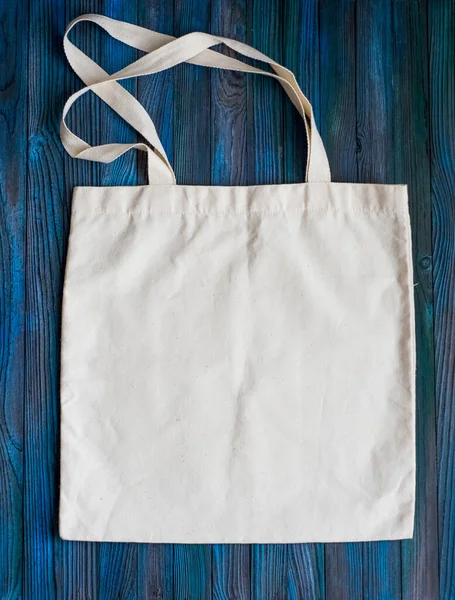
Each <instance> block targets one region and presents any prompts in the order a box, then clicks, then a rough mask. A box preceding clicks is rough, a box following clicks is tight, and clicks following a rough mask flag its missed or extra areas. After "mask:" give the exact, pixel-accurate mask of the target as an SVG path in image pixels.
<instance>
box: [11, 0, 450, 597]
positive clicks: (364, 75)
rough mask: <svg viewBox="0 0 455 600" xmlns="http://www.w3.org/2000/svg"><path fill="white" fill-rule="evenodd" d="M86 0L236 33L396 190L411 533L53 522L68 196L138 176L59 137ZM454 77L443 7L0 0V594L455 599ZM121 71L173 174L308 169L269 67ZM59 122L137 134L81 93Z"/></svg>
mask: <svg viewBox="0 0 455 600" xmlns="http://www.w3.org/2000/svg"><path fill="white" fill-rule="evenodd" d="M86 12H95V13H96V12H100V13H104V14H107V15H110V16H113V17H115V18H120V19H126V20H129V21H132V22H137V23H139V24H141V25H145V26H148V27H151V28H154V29H156V30H158V31H163V32H165V33H170V34H174V35H181V34H183V33H188V32H189V31H193V30H202V31H213V32H214V33H220V34H223V35H226V36H228V37H234V38H236V39H240V40H246V41H247V42H248V43H250V44H252V45H253V46H255V47H257V48H258V49H259V50H262V51H263V52H265V53H266V54H268V55H269V56H271V57H272V58H274V59H276V60H278V61H279V62H282V63H283V64H285V66H287V67H290V68H292V69H293V70H294V71H295V73H296V75H297V78H298V80H299V83H300V84H301V85H302V89H303V90H304V92H305V93H306V94H307V95H308V97H309V99H310V100H311V101H312V103H313V106H314V108H315V113H316V119H317V121H318V123H319V124H320V129H321V133H322V137H323V140H324V143H325V145H326V148H327V151H328V155H329V159H330V162H331V167H332V172H333V179H334V180H337V181H357V180H358V181H364V182H366V181H372V182H384V183H393V182H396V183H408V185H409V195H410V210H411V220H412V231H413V253H414V261H415V273H414V276H415V300H416V327H417V361H418V367H417V460H418V473H417V507H416V529H415V537H414V539H413V540H410V541H404V542H401V543H400V542H394V543H385V542H381V543H374V544H332V545H329V544H327V545H325V546H323V545H317V544H308V545H304V544H293V545H287V546H285V545H253V546H247V545H215V546H213V547H211V546H204V545H195V546H184V545H175V546H172V545H165V544H160V545H147V544H140V545H136V544H86V543H78V542H68V541H63V540H61V539H60V538H59V537H58V532H57V525H58V519H57V517H58V514H57V511H58V478H59V462H58V461H59V404H58V402H59V358H60V357H59V338H60V306H61V289H62V282H63V268H64V263H65V256H66V244H67V237H68V228H69V215H70V204H71V190H72V188H73V187H74V186H75V185H100V184H104V185H119V184H127V185H128V184H136V183H143V182H144V181H145V178H144V172H145V170H144V167H145V161H144V157H143V156H142V153H141V154H135V153H134V152H130V153H127V154H126V155H124V156H123V157H122V158H121V159H120V160H118V161H116V163H114V164H112V165H108V166H100V165H98V164H95V163H88V162H85V161H80V160H74V159H71V158H69V157H68V156H67V155H66V153H64V151H63V149H62V147H61V143H60V140H59V135H58V129H59V119H60V114H61V109H62V106H63V102H64V99H65V98H66V97H67V96H68V95H69V93H70V92H72V91H75V90H76V89H79V88H80V87H81V85H82V84H81V82H80V81H79V80H78V79H77V78H76V77H75V76H73V75H72V74H71V72H70V68H69V66H68V64H67V63H66V61H65V59H64V56H63V52H62V36H63V31H64V29H65V26H66V25H67V23H68V22H69V20H70V19H71V18H74V17H75V16H77V15H79V14H82V13H86ZM73 39H78V40H80V41H81V43H83V46H84V48H86V49H89V50H90V52H89V53H90V54H91V55H92V56H96V57H98V58H100V60H101V63H102V64H103V65H104V66H105V68H107V69H108V70H111V71H112V70H116V69H118V68H120V67H121V66H123V65H124V64H126V63H127V62H128V61H130V60H132V59H133V58H134V57H135V55H136V51H134V50H131V49H129V48H127V47H125V46H122V45H121V44H119V43H117V42H114V41H111V40H109V39H108V38H107V37H106V36H105V35H104V34H101V33H100V32H99V31H97V30H96V28H95V27H94V26H90V25H87V26H81V27H80V29H78V30H77V31H76V32H74V37H73ZM454 73H455V2H454V0H438V1H434V2H433V1H431V2H430V0H357V1H356V0H339V1H338V2H331V1H330V0H319V1H317V0H308V1H305V2H295V1H293V0H234V1H233V2H229V1H228V0H195V1H194V2H192V3H187V2H183V0H172V1H170V2H164V1H162V0H150V2H142V1H141V0H132V1H130V2H121V1H119V0H71V2H66V3H65V2H59V1H57V0H39V2H31V0H25V2H22V1H21V0H11V1H10V2H6V0H5V1H4V2H3V3H0V117H1V118H0V198H1V204H0V227H1V235H0V259H1V262H0V273H1V278H0V283H1V286H0V294H1V296H0V391H1V392H0V393H1V400H2V403H1V411H0V449H1V452H0V466H1V470H0V531H1V535H0V597H1V598H6V599H11V600H12V599H13V598H14V599H15V598H24V600H35V599H38V600H41V598H43V599H53V598H62V599H64V600H66V599H67V598H68V599H71V600H73V599H74V600H79V599H86V598H87V599H95V598H104V599H106V600H108V599H111V598H112V599H114V598H116V599H117V598H128V599H131V600H132V599H133V598H134V599H135V598H138V599H149V598H150V599H155V600H158V599H160V600H168V599H169V600H170V599H171V598H172V599H174V598H176V599H182V600H183V599H185V600H193V599H194V600H196V599H197V600H199V599H202V600H205V599H209V598H210V599H211V598H214V599H220V600H227V599H229V600H231V599H237V598H238V599H242V600H243V599H250V598H254V599H257V600H269V599H270V600H272V599H273V600H279V599H282V598H283V599H284V598H286V599H287V600H291V599H301V600H308V599H323V598H324V599H326V600H361V599H362V600H364V599H367V600H379V599H387V600H395V599H400V600H401V599H402V600H439V598H441V599H443V600H455V574H454V567H455V559H454V556H455V500H454V492H455V478H454V469H455V444H454V440H455V411H454V400H453V399H454V361H453V355H454V352H455V350H454V339H455V335H454V319H453V316H454V302H455V292H454V283H455V235H454V231H455V200H454V199H455V176H454V172H455V168H454V167H455V164H454V162H455V136H454V133H455V132H454V123H455V120H454V114H455V83H454V81H455V79H454V77H455V74H454ZM126 86H127V87H128V89H130V90H132V91H133V92H134V93H135V94H137V96H138V97H139V98H140V100H141V101H142V102H143V103H144V105H145V106H146V108H147V110H149V111H150V113H151V114H152V116H153V118H154V120H155V122H156V124H157V128H158V131H159V133H160V135H161V137H162V140H163V144H164V147H165V149H166V151H167V152H168V156H169V158H170V160H171V161H172V162H173V164H174V167H175V170H176V174H177V179H178V182H179V183H193V184H210V183H214V184H219V185H226V184H236V185H243V184H261V183H281V182H285V181H286V182H291V181H302V180H303V177H304V166H305V153H306V145H305V134H304V130H303V127H302V124H301V123H300V122H299V118H298V116H297V113H296V111H295V110H294V109H293V108H292V107H291V106H290V104H289V101H288V100H287V98H286V96H285V95H284V93H283V91H282V90H281V88H280V86H279V85H278V84H277V83H276V82H274V81H272V80H270V79H267V78H261V77H259V76H245V75H242V74H237V73H231V72H216V71H210V70H208V69H203V68H197V67H194V66H181V67H178V68H176V69H175V70H173V71H169V72H167V73H164V74H160V75H157V76H154V77H152V78H142V79H141V80H139V81H136V82H134V81H131V82H127V83H126ZM70 123H71V125H72V126H74V129H75V131H76V132H77V133H78V134H79V135H81V136H82V137H83V138H84V139H87V140H89V141H91V142H92V143H93V142H95V143H101V142H105V141H108V140H115V141H126V140H128V141H131V140H134V139H136V134H135V133H134V132H133V131H131V129H130V128H129V127H128V126H126V125H125V124H124V123H122V121H121V120H120V119H119V118H118V117H117V116H115V115H114V114H113V113H112V112H111V111H110V110H109V109H107V108H106V107H105V106H103V104H102V103H101V102H100V101H99V100H97V99H95V98H94V97H93V95H91V96H89V95H87V96H86V97H84V98H83V99H82V100H81V101H80V102H79V103H78V105H77V107H76V109H75V110H74V111H72V113H71V115H70ZM26 165H27V167H28V168H27V174H26V176H25V168H26ZM24 359H25V362H24Z"/></svg>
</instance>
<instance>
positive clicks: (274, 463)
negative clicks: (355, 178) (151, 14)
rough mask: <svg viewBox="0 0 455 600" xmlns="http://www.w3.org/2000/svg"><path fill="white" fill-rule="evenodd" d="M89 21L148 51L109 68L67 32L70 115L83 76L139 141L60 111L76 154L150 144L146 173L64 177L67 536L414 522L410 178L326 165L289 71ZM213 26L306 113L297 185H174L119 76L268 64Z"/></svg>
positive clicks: (358, 536) (183, 534)
mask: <svg viewBox="0 0 455 600" xmlns="http://www.w3.org/2000/svg"><path fill="white" fill-rule="evenodd" d="M82 19H86V20H92V21H94V22H96V23H98V24H99V25H101V26H102V27H104V28H105V29H106V30H107V31H108V32H109V33H111V34H112V35H114V37H116V38H117V39H120V40H122V41H124V42H126V43H128V44H130V45H133V46H134V47H137V48H140V49H141V50H145V51H146V52H147V54H146V55H145V56H144V57H143V58H141V59H139V60H138V61H136V62H135V63H133V64H132V65H130V66H129V67H127V68H126V69H124V70H123V71H121V72H119V73H116V74H114V75H112V76H109V75H108V74H107V73H105V72H104V71H103V70H102V69H101V68H100V67H98V66H97V65H96V64H95V63H93V62H92V61H91V59H89V58H88V57H86V56H85V55H84V54H83V53H82V52H81V51H80V50H78V49H77V48H76V47H75V46H73V45H72V44H71V42H69V40H68V38H67V37H66V38H65V49H66V53H67V56H68V59H69V61H70V63H71V64H72V66H73V68H74V69H75V71H76V72H77V73H78V74H79V75H80V76H81V78H82V79H83V80H84V82H85V84H86V86H87V87H86V88H84V89H83V90H82V91H81V92H78V93H77V94H75V95H74V96H73V97H72V98H71V99H70V100H69V101H68V103H67V105H66V107H65V111H64V115H66V113H67V112H68V110H69V108H70V106H71V104H72V103H73V102H74V101H75V100H76V99H77V97H78V96H80V94H81V93H84V92H86V91H87V90H89V89H91V90H93V91H94V92H95V93H96V94H98V95H99V96H100V97H101V98H102V99H103V100H104V101H105V102H107V103H108V104H109V105H110V106H112V107H113V108H114V109H115V110H117V112H119V113H120V114H121V115H122V116H123V117H124V118H125V119H126V120H127V121H128V122H129V123H131V124H132V125H133V126H134V127H136V129H137V130H138V131H140V133H141V134H142V135H143V136H144V138H145V140H146V141H145V142H144V143H141V144H135V145H131V146H126V145H122V144H108V145H106V146H98V147H95V148H92V147H90V146H89V145H88V144H86V143H85V142H83V141H82V140H80V139H79V138H77V136H75V135H74V134H73V133H72V132H71V131H69V129H68V128H67V127H66V125H65V122H64V121H63V122H62V141H63V143H64V145H65V147H66V149H67V150H68V151H69V152H70V154H71V155H73V156H77V157H80V158H87V159H90V160H101V161H104V162H109V161H111V160H114V159H115V158H116V157H117V156H119V155H120V154H121V153H123V152H124V151H126V150H127V149H129V148H130V147H133V146H134V147H136V148H138V149H139V150H145V151H146V152H147V153H148V157H149V178H150V183H151V185H148V186H140V187H80V188H76V189H75V191H74V194H73V204H72V216H71V232H70V240H69V248H68V258H67V266H66V275H65V287H64V298H63V323H62V356H61V489H60V534H61V536H62V537H63V538H66V539H73V540H92V541H135V542H184V543H193V542H199V543H204V542H207V543H215V542H217V543H222V542H260V543H269V542H283V543H286V542H337V541H356V540H364V541H366V540H379V539H399V538H408V537H411V536H412V532H413V518H414V495H415V448H414V446H415V440H414V436H415V425H414V407H415V399H414V396H415V392H414V378H415V373H414V371H415V348H414V337H415V336H414V309H413V284H412V259H411V234H410V225H409V214H408V200H407V191H406V187H405V186H384V185H360V184H349V183H331V182H330V172H329V169H328V163H327V159H326V155H325V152H324V148H323V145H322V141H321V138H320V137H319V135H318V133H317V129H316V125H315V122H314V118H313V113H312V111H311V106H310V105H309V103H308V101H307V99H306V98H305V97H304V96H303V94H302V93H301V91H300V89H299V88H298V86H297V82H296V81H295V78H294V77H293V76H292V74H290V73H289V71H287V70H286V69H284V68H283V67H281V66H279V65H276V64H275V63H273V61H270V59H267V57H264V56H263V55H260V54H259V53H257V52H256V51H254V50H252V49H251V48H248V47H246V46H244V45H243V44H239V43H238V42H233V41H231V40H224V39H221V38H216V37H214V36H209V35H207V34H200V33H197V34H190V35H188V36H184V37H183V38H179V39H178V40H173V39H172V38H169V37H168V36H162V35H160V34H157V33H154V32H150V31H148V30H145V29H142V28H138V27H136V26H132V25H129V24H126V23H119V22H116V21H112V20H111V19H107V18H106V17H101V16H96V15H86V16H84V17H82ZM78 20H80V19H78ZM78 20H76V22H77V21H78ZM74 23H75V22H73V23H72V24H71V25H70V27H69V29H70V28H71V27H72V26H73V25H74ZM220 41H222V42H223V43H226V44H228V45H230V46H231V47H233V48H234V49H235V50H237V51H238V52H241V53H243V54H245V55H246V56H249V57H254V58H260V59H261V60H264V61H266V62H268V63H269V64H271V66H272V69H273V70H274V73H275V76H276V78H277V79H278V80H279V82H280V83H281V84H282V85H283V87H284V89H285V90H286V92H287V93H288V95H289V97H290V99H291V100H292V101H293V103H294V105H295V106H296V108H297V110H298V111H299V112H300V114H301V115H302V116H304V115H306V119H307V122H308V123H307V124H308V141H309V161H308V163H309V164H308V168H307V182H305V183H301V184H295V185H294V184H293V185H267V186H253V187H210V186H209V187H203V186H180V185H176V184H175V178H174V174H173V172H172V169H171V167H170V165H169V163H168V161H167V158H166V155H165V152H164V149H163V148H162V146H161V144H160V143H159V140H158V138H157V135H156V131H155V128H154V126H153V123H152V122H151V120H150V118H149V116H148V115H147V113H145V111H143V109H142V108H141V107H140V105H139V104H138V103H137V101H136V100H135V99H134V98H133V97H132V96H131V95H130V94H129V93H128V92H126V91H125V90H124V88H122V87H121V86H120V85H119V84H118V83H117V81H116V80H118V79H121V78H127V77H132V76H137V75H142V74H146V73H154V72H157V71H159V70H162V69H163V68H168V67H170V66H173V65H174V64H177V63H178V62H182V61H188V62H193V63H197V64H203V65H206V66H216V67H219V68H236V69H239V68H240V69H242V70H246V71H253V72H260V71H259V70H258V69H253V68H252V67H249V66H248V65H245V64H243V63H241V62H240V61H237V60H235V59H232V58H228V57H226V56H222V55H220V54H218V53H216V52H213V51H211V50H209V49H208V48H209V47H210V46H213V45H215V44H218V43H220ZM269 75H270V74H269ZM271 76H274V75H271ZM304 118H305V117H304ZM149 144H150V145H149Z"/></svg>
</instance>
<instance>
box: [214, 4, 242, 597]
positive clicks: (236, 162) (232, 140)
mask: <svg viewBox="0 0 455 600" xmlns="http://www.w3.org/2000/svg"><path fill="white" fill-rule="evenodd" d="M211 32H212V33H214V34H216V35H221V36H223V37H232V38H235V39H236V40H239V41H241V42H246V2H245V0H235V1H234V2H231V1H230V0H215V1H214V2H212V6H211ZM218 48H219V49H221V50H222V51H223V52H226V53H227V54H229V55H231V56H235V53H234V52H231V51H229V50H225V49H224V48H222V47H221V46H219V47H218ZM239 58H240V59H241V60H244V59H243V58H242V57H239ZM249 77H251V76H248V75H246V74H245V73H239V72H235V71H223V70H222V69H213V70H212V72H211V148H212V184H213V185H246V183H247V166H246V165H247V160H246V159H247V144H248V140H247V127H246V114H247V78H249ZM212 595H213V598H214V599H215V600H246V599H248V598H250V547H249V546H247V545H241V544H224V545H223V544H218V545H215V546H214V547H213V552H212Z"/></svg>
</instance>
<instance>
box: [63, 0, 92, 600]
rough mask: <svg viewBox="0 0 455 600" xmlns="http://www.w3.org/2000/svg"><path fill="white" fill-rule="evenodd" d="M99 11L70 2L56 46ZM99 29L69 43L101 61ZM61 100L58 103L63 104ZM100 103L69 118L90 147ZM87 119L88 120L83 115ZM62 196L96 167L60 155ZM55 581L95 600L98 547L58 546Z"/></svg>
mask: <svg viewBox="0 0 455 600" xmlns="http://www.w3.org/2000/svg"><path fill="white" fill-rule="evenodd" d="M99 10H100V3H99V0H85V1H83V2H80V3H79V2H77V3H76V2H73V3H71V6H69V7H66V12H65V17H64V19H63V22H61V23H60V26H61V29H58V30H56V31H55V39H56V43H57V44H59V45H61V42H62V37H63V33H64V28H65V27H66V25H67V24H68V23H69V22H70V21H71V20H72V19H74V18H75V17H77V16H78V15H80V14H83V13H96V12H98V11H99ZM99 33H100V32H99V29H97V28H96V27H95V26H93V25H92V26H91V25H88V24H80V25H79V26H78V27H76V28H75V29H74V30H73V32H72V37H71V39H72V40H73V41H74V42H75V43H76V44H77V45H78V46H79V47H81V48H83V49H84V50H85V51H86V52H88V53H89V54H90V55H91V56H96V57H101V39H100V35H99ZM63 70H64V74H65V92H64V94H63V98H66V97H67V96H68V95H69V94H70V93H72V92H74V91H76V90H78V89H80V88H81V87H82V82H81V81H80V79H79V78H78V77H77V76H76V75H75V74H74V73H73V72H72V70H71V69H69V68H68V67H67V65H65V63H63ZM63 98H62V100H63ZM100 104H101V103H100V102H98V101H97V100H96V99H95V96H94V94H85V95H84V96H83V97H82V98H81V99H80V100H79V101H78V104H77V105H76V107H75V108H74V110H72V111H71V112H70V114H69V123H70V125H71V127H72V128H73V129H74V131H76V132H77V133H78V135H80V136H81V137H82V138H83V139H85V140H89V141H90V142H91V143H93V144H96V143H101V139H100V136H101V132H100V131H97V130H96V127H95V124H96V123H97V122H99V121H100ZM87 114H89V115H91V118H90V119H87V118H86V115H87ZM63 163H64V171H63V173H64V178H63V183H64V193H63V202H64V203H65V204H66V205H67V209H68V215H69V210H70V204H71V194H72V190H73V187H75V186H76V185H100V180H101V178H100V165H99V163H93V162H89V161H85V160H74V159H72V158H71V157H70V156H69V155H68V154H67V153H66V152H64V153H63ZM65 228H66V229H65V238H66V239H67V236H68V233H69V219H68V220H67V221H66V222H65ZM56 576H57V578H58V580H59V588H58V589H59V592H58V596H61V597H63V598H79V597H82V598H91V599H95V598H98V590H99V544H94V543H92V544H86V543H82V542H65V543H63V544H62V545H61V551H60V558H59V563H58V566H57V575H56Z"/></svg>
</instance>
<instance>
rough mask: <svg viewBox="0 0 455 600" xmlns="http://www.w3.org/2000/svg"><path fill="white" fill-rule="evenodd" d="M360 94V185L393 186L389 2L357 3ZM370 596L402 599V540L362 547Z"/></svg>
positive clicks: (366, 592)
mask: <svg viewBox="0 0 455 600" xmlns="http://www.w3.org/2000/svg"><path fill="white" fill-rule="evenodd" d="M356 24H357V27H356V56H357V62H356V95H357V108H356V110H357V124H358V125H357V140H358V148H357V149H358V176H359V181H361V182H369V183H393V180H394V164H393V154H394V148H393V139H394V137H393V119H392V116H393V115H392V65H391V47H392V39H391V38H392V15H391V0H384V1H382V2H377V1H376V0H365V1H364V2H357V3H356ZM362 592H363V594H364V595H366V596H367V597H371V598H378V599H384V600H385V599H386V598H387V600H392V599H395V598H401V549H400V542H396V541H395V542H377V543H373V542H371V543H366V544H364V545H363V589H362Z"/></svg>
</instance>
